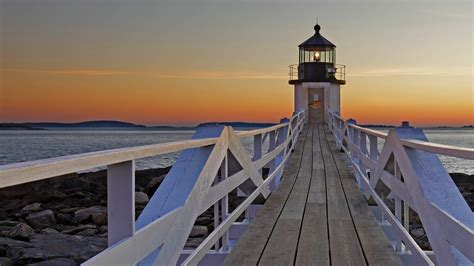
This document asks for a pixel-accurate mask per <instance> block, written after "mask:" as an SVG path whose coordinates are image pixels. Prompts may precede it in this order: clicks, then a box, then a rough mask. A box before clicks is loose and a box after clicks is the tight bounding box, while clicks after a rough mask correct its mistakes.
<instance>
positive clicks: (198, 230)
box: [189, 225, 209, 238]
mask: <svg viewBox="0 0 474 266" xmlns="http://www.w3.org/2000/svg"><path fill="white" fill-rule="evenodd" d="M208 234H209V231H208V230H207V226H204V225H195V226H194V227H193V229H192V230H191V233H190V234H189V237H192V238H195V237H206V236H207V235H208Z"/></svg>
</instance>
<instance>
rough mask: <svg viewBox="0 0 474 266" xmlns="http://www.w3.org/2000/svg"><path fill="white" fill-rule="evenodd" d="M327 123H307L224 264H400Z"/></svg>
mask: <svg viewBox="0 0 474 266" xmlns="http://www.w3.org/2000/svg"><path fill="white" fill-rule="evenodd" d="M341 156H342V155H341V153H340V152H339V151H338V150H337V148H336V145H335V143H334V139H333V137H332V135H331V134H330V133H329V131H328V128H327V126H325V125H323V124H308V125H307V126H306V128H305V130H304V131H303V133H302V135H301V136H300V138H299V140H298V143H297V145H296V148H295V151H294V153H293V155H292V157H291V159H290V161H289V162H288V165H287V167H286V169H285V172H284V175H283V179H282V182H281V184H280V185H279V187H278V188H277V189H276V190H275V191H274V192H273V193H272V194H271V196H270V197H269V198H268V200H267V201H266V202H265V205H264V206H263V207H262V209H261V210H260V212H259V213H258V215H257V216H256V217H255V219H254V220H253V221H252V223H250V225H249V226H248V228H247V230H246V232H245V233H244V234H243V235H242V236H241V238H240V239H239V241H238V242H237V245H236V246H235V247H234V249H233V250H232V251H231V253H230V255H229V256H228V257H227V258H226V260H225V265H256V264H260V265H290V264H296V265H366V264H370V265H375V264H377V265H401V264H402V263H401V261H400V259H399V257H398V256H397V255H396V254H395V252H394V251H393V249H392V247H391V246H390V245H389V243H388V240H387V238H386V237H385V235H384V234H383V232H382V229H381V228H380V227H379V225H378V223H377V221H376V220H375V218H374V216H373V215H372V213H371V211H370V210H369V207H368V205H367V201H366V200H365V198H364V196H363V195H362V193H361V192H360V191H359V189H358V187H357V185H356V183H355V181H354V178H353V176H352V174H351V173H350V171H349V170H348V169H347V167H346V166H345V165H344V163H343V161H342V157H341Z"/></svg>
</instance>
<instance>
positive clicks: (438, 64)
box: [0, 0, 474, 126]
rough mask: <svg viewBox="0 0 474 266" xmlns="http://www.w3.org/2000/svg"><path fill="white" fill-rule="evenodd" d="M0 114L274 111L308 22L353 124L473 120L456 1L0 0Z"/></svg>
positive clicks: (281, 110)
mask: <svg viewBox="0 0 474 266" xmlns="http://www.w3.org/2000/svg"><path fill="white" fill-rule="evenodd" d="M0 7H1V10H0V39H1V42H0V68H1V72H0V122H26V121H71V122H76V121H84V120H98V119H101V120H102V119H107V120H122V121H129V122H134V123H140V124H147V125H157V124H174V125H181V124H183V125H191V124H196V123H199V122H205V121H236V120H239V121H259V122H264V121H265V122H276V121H278V120H279V119H280V118H282V117H285V116H289V115H291V112H292V110H293V87H292V86H290V85H289V84H288V65H290V64H294V63H297V60H298V49H297V46H298V44H300V43H301V42H303V41H304V40H306V39H307V38H309V37H310V36H311V35H312V34H313V33H314V31H313V26H314V24H315V23H316V17H318V18H319V24H320V25H321V27H322V30H321V33H322V34H323V35H324V36H325V37H326V38H327V39H329V40H330V41H332V42H333V43H335V44H336V45H337V61H338V62H337V63H339V64H345V65H347V68H346V72H347V77H346V80H347V84H346V85H344V86H342V89H341V94H342V96H341V98H342V99H341V105H342V115H343V116H344V117H346V118H349V117H352V118H355V119H356V120H357V121H358V122H359V123H376V124H399V123H400V122H401V121H402V120H409V121H410V122H411V123H412V124H415V125H419V126H430V125H467V124H474V93H473V76H474V74H473V61H474V60H473V11H474V10H473V4H472V1H471V0H468V1H459V0H453V1H375V0H373V1H331V2H329V1H269V0H268V1H266V0H265V1H239V0H232V1H231V0H222V1H217V0H214V1H182V0H178V1H151V0H150V1H138V0H134V1H132V0H129V1H121V0H96V1H89V0H31V1H26V0H1V1H0Z"/></svg>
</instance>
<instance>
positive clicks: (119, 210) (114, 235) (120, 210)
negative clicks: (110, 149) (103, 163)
mask: <svg viewBox="0 0 474 266" xmlns="http://www.w3.org/2000/svg"><path fill="white" fill-rule="evenodd" d="M107 214H108V218H107V220H108V221H107V228H108V235H107V238H108V245H109V246H111V245H113V244H115V243H117V242H119V241H120V240H122V239H124V238H127V237H130V236H133V234H134V233H135V162H134V161H127V162H123V163H117V164H112V165H109V166H107Z"/></svg>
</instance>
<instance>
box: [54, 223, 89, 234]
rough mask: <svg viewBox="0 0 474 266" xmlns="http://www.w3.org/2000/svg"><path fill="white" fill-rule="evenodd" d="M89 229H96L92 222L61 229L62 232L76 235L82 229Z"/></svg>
mask: <svg viewBox="0 0 474 266" xmlns="http://www.w3.org/2000/svg"><path fill="white" fill-rule="evenodd" d="M87 229H93V230H96V227H95V226H94V225H92V224H85V225H80V226H77V227H74V228H72V229H67V230H63V231H61V234H69V235H75V234H77V233H79V232H81V231H84V230H87Z"/></svg>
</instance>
